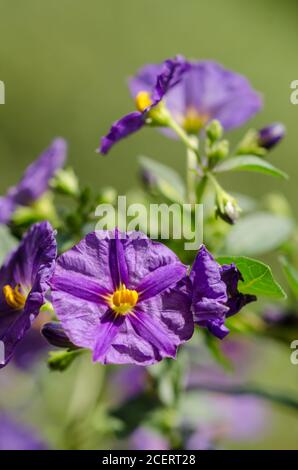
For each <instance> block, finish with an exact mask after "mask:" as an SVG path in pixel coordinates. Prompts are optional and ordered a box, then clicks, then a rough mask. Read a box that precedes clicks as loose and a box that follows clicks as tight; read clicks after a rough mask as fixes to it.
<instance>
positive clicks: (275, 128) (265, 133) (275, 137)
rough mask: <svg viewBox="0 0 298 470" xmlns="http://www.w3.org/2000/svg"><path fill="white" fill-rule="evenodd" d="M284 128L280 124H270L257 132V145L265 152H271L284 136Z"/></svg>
mask: <svg viewBox="0 0 298 470" xmlns="http://www.w3.org/2000/svg"><path fill="white" fill-rule="evenodd" d="M285 132H286V130H285V126H284V125H283V124H281V123H280V122H275V123H273V124H270V126H267V127H263V129H260V130H259V131H258V144H259V145H260V147H264V148H266V149H267V150H271V149H272V148H273V147H275V145H277V144H278V142H279V141H280V140H282V139H283V137H284V135H285Z"/></svg>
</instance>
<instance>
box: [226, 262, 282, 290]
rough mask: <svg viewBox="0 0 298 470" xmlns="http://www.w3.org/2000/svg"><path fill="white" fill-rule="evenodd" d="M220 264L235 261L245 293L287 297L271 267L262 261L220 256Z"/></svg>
mask: <svg viewBox="0 0 298 470" xmlns="http://www.w3.org/2000/svg"><path fill="white" fill-rule="evenodd" d="M217 261H218V262H219V263H220V264H230V263H235V265H236V266H237V268H238V269H239V271H240V272H241V275H242V277H243V281H240V282H239V284H238V288H239V291H240V292H242V293H243V294H252V295H256V296H259V295H261V296H264V297H270V298H271V299H285V298H286V293H285V292H284V290H283V289H282V287H281V286H280V285H279V284H278V282H276V280H275V279H274V277H273V274H272V271H271V268H270V267H269V266H267V265H266V264H265V263H262V262H261V261H257V260H255V259H252V258H247V257H246V256H220V257H219V258H217Z"/></svg>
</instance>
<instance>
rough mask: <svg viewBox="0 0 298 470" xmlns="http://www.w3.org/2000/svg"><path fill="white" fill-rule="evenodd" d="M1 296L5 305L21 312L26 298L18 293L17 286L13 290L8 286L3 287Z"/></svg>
mask: <svg viewBox="0 0 298 470" xmlns="http://www.w3.org/2000/svg"><path fill="white" fill-rule="evenodd" d="M3 294H4V297H5V300H6V303H7V304H8V305H9V306H10V307H11V308H13V309H14V310H21V309H22V308H23V307H24V305H25V303H26V297H25V296H24V295H23V294H22V293H21V292H20V286H19V285H17V286H16V287H15V288H14V289H13V288H12V287H11V286H9V285H6V286H4V287H3Z"/></svg>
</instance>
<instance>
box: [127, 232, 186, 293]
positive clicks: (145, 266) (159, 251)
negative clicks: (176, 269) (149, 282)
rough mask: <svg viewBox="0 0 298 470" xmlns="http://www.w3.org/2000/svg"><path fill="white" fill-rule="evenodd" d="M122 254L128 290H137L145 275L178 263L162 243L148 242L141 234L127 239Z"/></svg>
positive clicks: (173, 254)
mask: <svg viewBox="0 0 298 470" xmlns="http://www.w3.org/2000/svg"><path fill="white" fill-rule="evenodd" d="M135 233H137V232H135ZM124 254H125V259H126V265H127V270H128V277H129V288H130V289H137V288H138V286H139V285H140V283H141V282H142V281H143V279H144V278H145V277H146V276H147V275H149V274H150V273H152V272H153V271H156V270H157V269H159V268H161V267H162V266H168V265H170V264H176V263H180V260H179V258H178V257H177V256H176V255H175V253H173V251H171V250H170V249H169V248H167V247H166V246H165V245H163V244H162V243H159V242H154V241H152V240H150V239H149V238H148V237H147V236H146V235H144V234H142V232H139V233H137V236H133V235H132V236H130V235H129V236H128V237H127V239H126V241H125V245H124ZM181 265H182V263H181ZM182 266H184V265H182Z"/></svg>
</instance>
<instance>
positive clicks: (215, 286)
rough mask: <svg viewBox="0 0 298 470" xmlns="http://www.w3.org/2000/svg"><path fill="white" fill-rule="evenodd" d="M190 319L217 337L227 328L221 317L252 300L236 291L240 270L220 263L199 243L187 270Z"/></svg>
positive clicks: (236, 310)
mask: <svg viewBox="0 0 298 470" xmlns="http://www.w3.org/2000/svg"><path fill="white" fill-rule="evenodd" d="M190 279H191V282H192V290H193V294H192V309H193V314H194V321H195V323H196V324H198V325H199V326H201V327H206V328H208V330H209V331H210V332H211V333H212V334H213V335H214V336H217V337H218V338H220V339H223V338H224V337H225V336H226V335H227V334H228V333H229V330H228V328H226V326H225V325H224V323H225V319H226V318H227V317H230V316H231V315H235V313H237V312H239V310H240V309H241V308H242V307H244V305H246V304H247V303H249V302H252V301H254V300H256V297H255V296H252V295H244V294H241V293H240V292H239V291H238V282H239V281H240V280H241V273H240V272H239V271H238V269H237V268H236V266H235V265H234V264H230V265H224V266H220V265H219V264H218V263H217V262H216V261H215V259H214V258H213V257H212V255H211V254H210V253H209V252H208V250H207V249H206V248H205V247H204V246H203V245H202V246H201V248H200V250H199V252H198V254H197V256H196V259H195V261H194V264H193V266H192V270H191V273H190Z"/></svg>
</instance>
